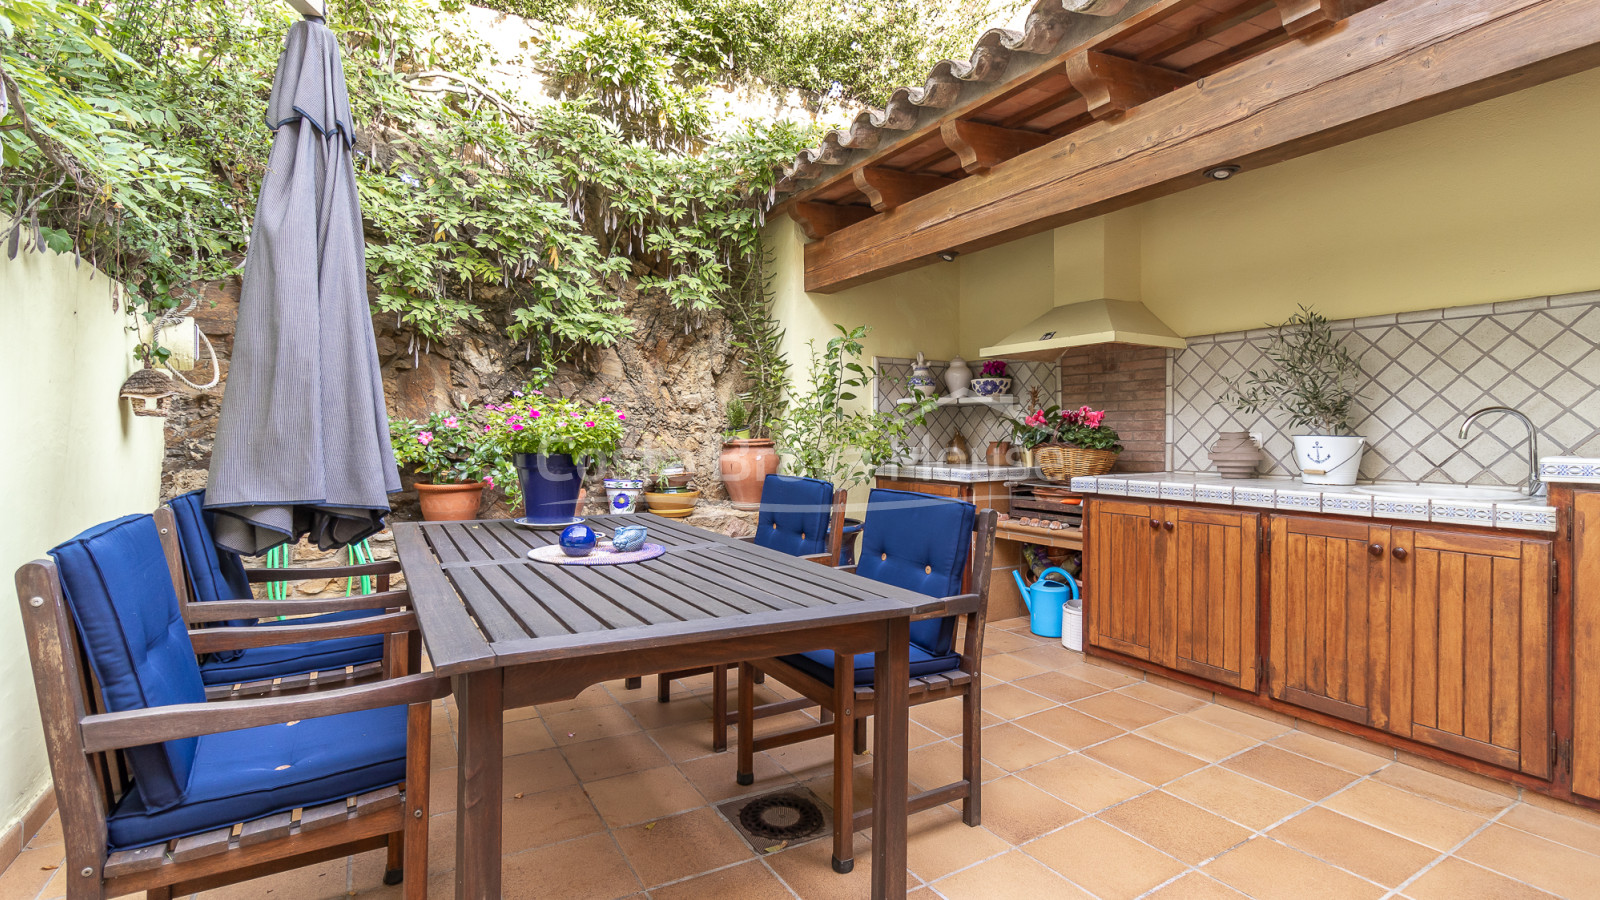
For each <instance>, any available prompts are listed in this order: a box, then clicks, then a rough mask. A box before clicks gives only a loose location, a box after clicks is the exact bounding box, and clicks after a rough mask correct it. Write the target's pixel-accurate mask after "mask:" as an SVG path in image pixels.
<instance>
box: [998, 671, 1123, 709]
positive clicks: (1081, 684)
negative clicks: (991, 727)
mask: <svg viewBox="0 0 1600 900" xmlns="http://www.w3.org/2000/svg"><path fill="white" fill-rule="evenodd" d="M1017 687H1020V688H1025V689H1027V690H1030V691H1032V692H1033V693H1035V694H1038V695H1039V696H1041V697H1048V698H1050V699H1051V700H1054V701H1056V702H1057V703H1071V702H1072V701H1074V700H1082V699H1083V698H1085V697H1093V696H1094V695H1095V694H1104V693H1105V692H1106V688H1104V687H1101V686H1100V685H1098V684H1093V683H1091V682H1088V681H1084V680H1083V679H1081V678H1073V677H1072V676H1071V675H1068V674H1066V673H1064V672H1046V673H1044V674H1043V675H1034V676H1031V677H1028V678H1023V679H1020V680H1019V681H1017Z"/></svg>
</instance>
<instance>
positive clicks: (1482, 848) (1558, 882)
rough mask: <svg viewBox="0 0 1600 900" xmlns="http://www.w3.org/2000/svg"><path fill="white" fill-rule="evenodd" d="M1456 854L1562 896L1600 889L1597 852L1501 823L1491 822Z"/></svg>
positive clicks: (1584, 893) (1590, 893) (1599, 865)
mask: <svg viewBox="0 0 1600 900" xmlns="http://www.w3.org/2000/svg"><path fill="white" fill-rule="evenodd" d="M1455 855H1456V856H1459V857H1461V858H1462V859H1464V860H1466V861H1467V862H1471V863H1477V864H1478V865H1480V866H1482V867H1484V868H1485V869H1491V870H1493V871H1495V872H1499V873H1500V874H1502V875H1505V876H1507V877H1509V878H1514V879H1516V880H1518V881H1523V882H1526V883H1528V884H1531V885H1533V886H1534V887H1537V888H1540V889H1542V890H1546V891H1549V892H1551V893H1553V894H1559V895H1561V896H1563V897H1582V896H1593V895H1594V894H1595V893H1596V891H1597V890H1600V856H1592V855H1590V854H1588V853H1584V852H1583V851H1581V850H1574V849H1573V848H1571V847H1568V846H1566V845H1565V844H1558V843H1555V842H1554V841H1547V840H1545V839H1544V838H1542V837H1539V836H1538V835H1534V834H1528V833H1527V832H1525V831H1518V830H1517V829H1515V828H1508V827H1506V826H1504V825H1490V826H1489V827H1488V828H1486V829H1484V831H1483V833H1482V834H1480V835H1478V836H1477V837H1475V838H1473V839H1472V840H1470V841H1468V842H1467V845H1466V846H1464V847H1462V848H1461V849H1460V850H1457V851H1456V854H1455Z"/></svg>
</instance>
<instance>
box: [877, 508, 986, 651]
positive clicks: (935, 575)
mask: <svg viewBox="0 0 1600 900" xmlns="http://www.w3.org/2000/svg"><path fill="white" fill-rule="evenodd" d="M976 516H977V508H976V507H974V506H973V505H972V504H971V503H967V502H966V501H964V500H953V499H951V498H948V497H935V496H933V495H931V494H918V493H914V492H912V491H896V490H890V489H888V488H874V489H873V490H872V493H871V494H869V495H868V496H867V515H866V517H865V519H864V521H863V523H862V528H861V553H860V555H859V556H858V557H857V559H858V560H860V561H859V562H858V563H856V574H857V575H862V576H864V577H867V578H871V579H872V580H874V581H881V582H883V583H885V584H892V585H894V586H895V587H901V588H905V589H906V590H909V591H916V592H917V593H919V594H927V595H928V596H930V597H952V596H955V595H956V594H959V593H961V583H962V578H963V576H965V575H966V571H967V555H968V552H969V551H970V549H971V547H972V523H973V520H974V519H975V517H976ZM956 618H957V617H955V616H946V617H944V618H940V619H925V620H923V621H919V622H912V623H911V641H912V643H914V644H916V645H917V646H919V647H921V648H922V649H924V650H926V651H928V652H929V653H931V654H933V655H935V656H942V655H944V654H946V653H949V652H950V650H951V645H952V643H953V641H954V639H955V627H956Z"/></svg>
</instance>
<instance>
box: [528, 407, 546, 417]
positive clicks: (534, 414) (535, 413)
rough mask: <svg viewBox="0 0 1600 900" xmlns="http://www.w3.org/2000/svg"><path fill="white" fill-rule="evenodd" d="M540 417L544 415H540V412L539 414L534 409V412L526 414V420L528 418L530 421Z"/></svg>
mask: <svg viewBox="0 0 1600 900" xmlns="http://www.w3.org/2000/svg"><path fill="white" fill-rule="evenodd" d="M542 415H544V413H542V412H539V411H538V410H537V409H536V410H534V411H533V412H530V413H528V418H530V419H537V418H539V417H540V416H542Z"/></svg>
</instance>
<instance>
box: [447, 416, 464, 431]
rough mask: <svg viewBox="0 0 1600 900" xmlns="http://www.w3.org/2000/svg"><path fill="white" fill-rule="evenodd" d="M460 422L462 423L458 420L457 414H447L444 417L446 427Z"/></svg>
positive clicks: (451, 426)
mask: <svg viewBox="0 0 1600 900" xmlns="http://www.w3.org/2000/svg"><path fill="white" fill-rule="evenodd" d="M459 424H461V423H460V422H458V421H457V420H456V417H455V416H445V417H444V427H446V428H454V427H456V426H457V425H459Z"/></svg>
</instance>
